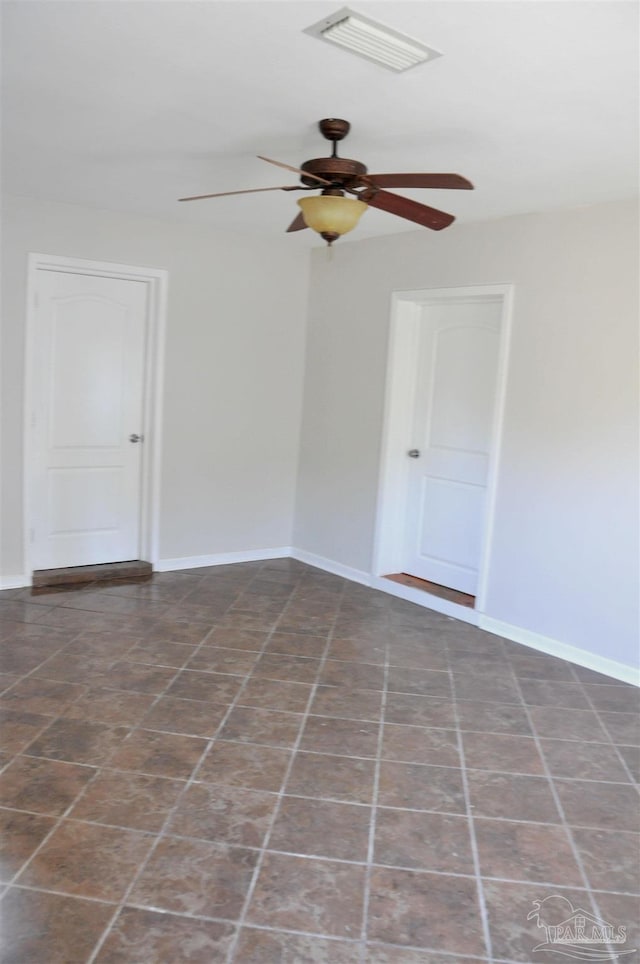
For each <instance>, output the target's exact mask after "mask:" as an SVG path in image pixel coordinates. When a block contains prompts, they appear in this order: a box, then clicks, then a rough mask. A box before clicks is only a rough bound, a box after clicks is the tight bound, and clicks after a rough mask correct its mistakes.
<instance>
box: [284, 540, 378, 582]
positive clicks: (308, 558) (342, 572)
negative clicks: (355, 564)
mask: <svg viewBox="0 0 640 964" xmlns="http://www.w3.org/2000/svg"><path fill="white" fill-rule="evenodd" d="M291 558H292V559H297V560H298V562H306V564H307V565H308V566H315V568H316V569H323V570H324V571H325V572H331V573H333V575H334V576H342V577H343V579H349V580H350V581H351V582H359V583H360V584H361V585H363V586H370V585H371V576H370V575H369V573H368V572H364V570H362V569H352V568H351V566H343V565H342V563H341V562H334V561H333V559H325V557H324V556H317V555H316V554H315V553H314V552H307V551H306V550H305V549H295V548H294V549H291Z"/></svg>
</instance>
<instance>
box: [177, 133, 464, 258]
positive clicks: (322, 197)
mask: <svg viewBox="0 0 640 964" xmlns="http://www.w3.org/2000/svg"><path fill="white" fill-rule="evenodd" d="M318 127H319V128H320V132H321V134H322V135H323V137H325V138H326V139H327V140H328V141H331V142H332V144H333V150H332V153H331V156H330V157H316V158H313V159H312V160H310V161H305V162H304V164H303V165H302V166H301V167H300V168H298V167H291V166H290V165H289V164H283V163H281V162H280V161H274V160H272V159H271V158H269V157H262V156H261V155H258V157H259V158H260V160H261V161H268V163H269V164H275V165H277V167H283V168H285V170H287V171H293V172H294V173H295V174H300V181H301V183H300V184H286V185H283V186H281V187H256V188H249V189H248V190H244V191H222V192H221V193H218V194H197V195H194V196H193V197H181V198H179V200H180V201H201V200H203V199H204V198H212V197H227V196H228V195H231V194H257V193H259V192H261V191H313V190H318V189H319V188H321V193H320V194H319V195H315V196H313V197H307V198H303V199H302V200H300V201H298V205H299V206H300V208H301V211H300V213H299V214H298V215H297V217H296V218H294V220H293V221H292V222H291V224H290V225H289V227H288V228H287V231H302V230H303V229H304V228H307V227H309V228H312V229H313V230H314V231H317V232H318V234H320V235H321V236H322V237H323V238H324V239H325V241H326V242H327V244H329V245H331V244H332V243H333V242H334V241H336V240H337V239H338V238H339V237H340V236H341V235H343V234H346V233H347V231H351V230H352V229H353V228H354V227H355V226H356V224H357V223H358V220H359V218H360V216H361V215H362V214H363V213H364V212H365V211H366V209H367V206H371V207H373V208H379V209H380V210H381V211H387V212H388V213H389V214H395V215H397V216H398V217H400V218H405V220H407V221H414V222H415V223H416V224H420V225H422V226H423V227H425V228H431V230H432V231H441V230H442V228H446V227H448V226H449V225H450V224H451V223H452V222H453V221H454V220H455V218H454V217H453V215H452V214H446V213H445V212H444V211H438V210H437V208H432V207H429V206H428V205H427V204H420V203H418V202H417V201H413V200H411V199H410V198H407V197H403V196H402V195H400V194H392V193H391V192H390V191H387V190H385V189H386V188H388V187H393V188H396V187H399V188H403V187H405V188H435V189H438V190H441V189H443V188H446V189H456V190H466V191H469V190H472V189H473V184H472V183H471V182H470V181H468V180H467V179H466V178H464V177H461V175H460V174H418V173H416V174H368V173H367V168H366V167H365V165H364V164H362V163H361V162H360V161H354V160H350V159H349V158H346V157H338V142H339V141H341V140H342V139H343V138H344V137H346V136H347V134H348V133H349V130H350V128H351V125H350V124H349V122H348V121H346V120H341V119H340V118H337V117H328V118H325V119H324V120H321V121H320V122H319V123H318ZM345 194H350V195H352V197H350V198H348V197H345Z"/></svg>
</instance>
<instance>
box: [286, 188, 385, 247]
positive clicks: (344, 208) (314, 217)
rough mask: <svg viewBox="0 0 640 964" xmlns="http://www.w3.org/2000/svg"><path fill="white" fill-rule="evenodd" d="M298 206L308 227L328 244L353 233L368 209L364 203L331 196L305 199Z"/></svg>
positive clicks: (322, 195) (325, 195) (324, 195)
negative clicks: (350, 232)
mask: <svg viewBox="0 0 640 964" xmlns="http://www.w3.org/2000/svg"><path fill="white" fill-rule="evenodd" d="M298 206H299V207H300V209H301V210H302V217H303V218H304V222H305V224H306V225H307V227H308V228H311V230H312V231H317V232H318V234H320V235H322V237H323V238H324V239H325V241H326V242H327V243H328V244H331V243H332V242H333V241H335V240H337V239H338V238H339V237H341V236H342V235H343V234H347V233H348V232H349V231H353V229H354V228H355V226H356V224H357V223H358V221H359V220H360V218H361V217H362V215H363V214H364V212H365V211H366V210H367V207H368V205H367V204H365V202H364V201H359V200H357V199H355V198H348V197H340V196H335V195H330V194H319V195H314V196H313V197H303V198H301V199H300V200H299V201H298Z"/></svg>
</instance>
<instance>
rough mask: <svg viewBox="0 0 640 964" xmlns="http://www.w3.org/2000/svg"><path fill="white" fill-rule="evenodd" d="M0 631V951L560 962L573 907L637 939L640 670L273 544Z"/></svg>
mask: <svg viewBox="0 0 640 964" xmlns="http://www.w3.org/2000/svg"><path fill="white" fill-rule="evenodd" d="M0 627H1V636H2V639H3V646H2V649H3V657H2V667H1V670H2V674H3V675H2V677H1V685H0V692H1V695H0V714H1V718H2V723H3V725H2V730H1V735H2V741H1V747H0V749H1V752H2V757H1V760H2V766H3V771H2V774H1V775H0V808H1V809H0V819H1V820H2V823H3V829H4V834H3V839H4V848H3V851H2V860H1V861H0V867H1V876H0V893H2V898H1V902H0V912H1V915H2V920H3V930H4V952H3V953H4V956H3V957H2V961H3V962H5V964H9V962H11V964H88V962H97V964H98V962H99V964H115V962H120V964H124V962H130V964H133V962H135V964H156V962H157V964H181V962H198V964H214V962H241V964H272V962H274V964H304V962H313V964H453V962H457V961H460V962H464V961H485V962H486V961H501V962H502V961H510V962H516V961H517V962H522V961H533V960H535V961H560V960H566V957H565V955H564V947H561V948H560V949H561V950H562V951H563V953H559V951H558V950H557V948H558V947H559V946H560V945H558V944H557V943H556V944H552V946H551V947H550V948H549V949H548V950H547V951H534V948H535V947H536V946H537V945H539V944H540V943H544V939H545V937H544V935H545V934H546V931H545V930H544V926H542V925H546V924H548V923H549V921H551V922H554V921H555V923H558V922H559V921H561V920H563V919H564V917H566V916H569V910H568V908H569V909H570V908H576V909H580V911H581V912H586V914H587V915H589V914H592V915H593V916H594V917H596V918H598V919H601V920H604V921H605V922H608V923H610V924H611V925H613V926H615V927H618V926H620V925H622V926H624V927H626V928H627V929H628V938H627V940H626V942H625V943H624V945H615V944H611V945H610V947H609V949H608V950H606V949H605V951H604V953H605V955H609V956H607V957H606V959H613V957H612V956H610V955H612V954H613V953H615V952H616V950H617V951H620V949H621V947H622V949H624V950H631V949H633V948H637V947H640V937H639V936H638V933H637V932H636V931H634V927H635V922H636V921H637V920H638V919H640V914H638V894H639V893H640V885H639V874H638V840H639V831H640V826H639V807H638V802H639V801H638V796H637V793H638V788H637V786H636V784H634V777H635V779H637V778H638V755H639V753H640V750H639V749H638V746H639V744H640V739H639V729H638V716H637V711H638V690H636V689H634V688H632V687H629V686H626V685H624V684H620V683H616V682H615V681H613V680H610V679H608V678H605V677H602V676H599V675H597V674H595V673H592V672H589V671H586V670H583V669H579V668H577V667H573V666H571V665H570V664H568V663H565V662H563V661H561V660H559V659H555V658H551V657H547V656H543V655H537V654H535V653H533V652H531V651H530V650H527V649H525V648H524V647H521V646H518V645H516V644H513V643H510V642H507V641H506V640H503V639H500V638H498V637H496V636H492V635H490V634H488V633H484V632H481V631H480V630H477V629H475V628H473V627H471V626H469V625H467V624H465V623H461V622H457V621H456V620H453V619H450V618H447V617H444V616H441V615H438V614H437V613H434V612H431V611H428V610H425V609H421V608H418V607H417V606H414V605H412V604H410V603H406V602H403V601H401V600H399V599H396V598H393V597H392V596H388V595H385V594H382V593H378V592H375V591H372V590H368V589H365V588H363V587H361V586H358V585H355V584H352V583H348V582H346V581H344V580H342V579H339V578H337V577H335V576H331V575H328V574H326V573H322V572H320V571H318V570H314V569H311V568H309V567H307V566H304V565H301V564H300V563H297V562H293V561H291V560H274V561H270V562H265V563H250V564H243V565H236V566H221V567H216V568H210V569H198V570H191V571H189V572H175V573H166V574H158V575H155V576H154V577H153V579H152V580H151V581H149V582H146V583H140V584H122V583H120V584H114V585H111V586H98V585H92V586H88V587H86V588H83V589H75V590H70V591H66V592H65V591H61V590H56V591H52V592H49V593H43V594H40V595H37V596H32V595H31V594H30V592H29V591H28V590H16V591H8V592H4V593H2V594H0ZM547 897H549V898H550V901H549V902H547V903H546V904H543V909H542V910H541V912H540V915H539V916H535V914H534V916H533V917H532V919H531V920H527V917H528V915H529V913H530V912H531V911H532V909H534V903H533V901H542V902H544V899H545V898H547ZM568 901H570V902H571V904H570V905H569V904H568V903H567V902H568ZM545 908H549V910H548V912H547V911H546V910H545ZM554 908H555V909H554ZM558 908H559V909H558ZM545 913H547V914H548V916H547V917H546V918H545ZM554 913H555V914H556V915H558V914H560V916H559V917H558V916H556V917H555V918H554V916H553V915H554ZM562 915H564V917H563V916H562ZM582 949H584V948H582ZM591 950H593V948H592V949H591ZM596 950H598V948H596ZM600 950H602V948H600ZM625 959H626V960H633V959H638V958H637V957H636V955H631V954H630V955H628V956H627V957H626V958H625Z"/></svg>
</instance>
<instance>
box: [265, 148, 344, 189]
mask: <svg viewBox="0 0 640 964" xmlns="http://www.w3.org/2000/svg"><path fill="white" fill-rule="evenodd" d="M256 156H257V157H258V158H259V159H260V160H261V161H266V162H267V164H275V165H276V167H284V169H285V171H293V173H294V174H301V175H302V176H303V177H310V178H311V179H312V180H314V181H318V183H319V184H329V185H330V184H331V181H327V180H326V178H324V177H320V176H319V175H318V174H311V173H310V172H309V171H303V170H302V169H301V168H299V167H291V165H290V164H283V163H282V161H273V160H272V159H271V158H270V157H263V156H262V154H257V155H256Z"/></svg>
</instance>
